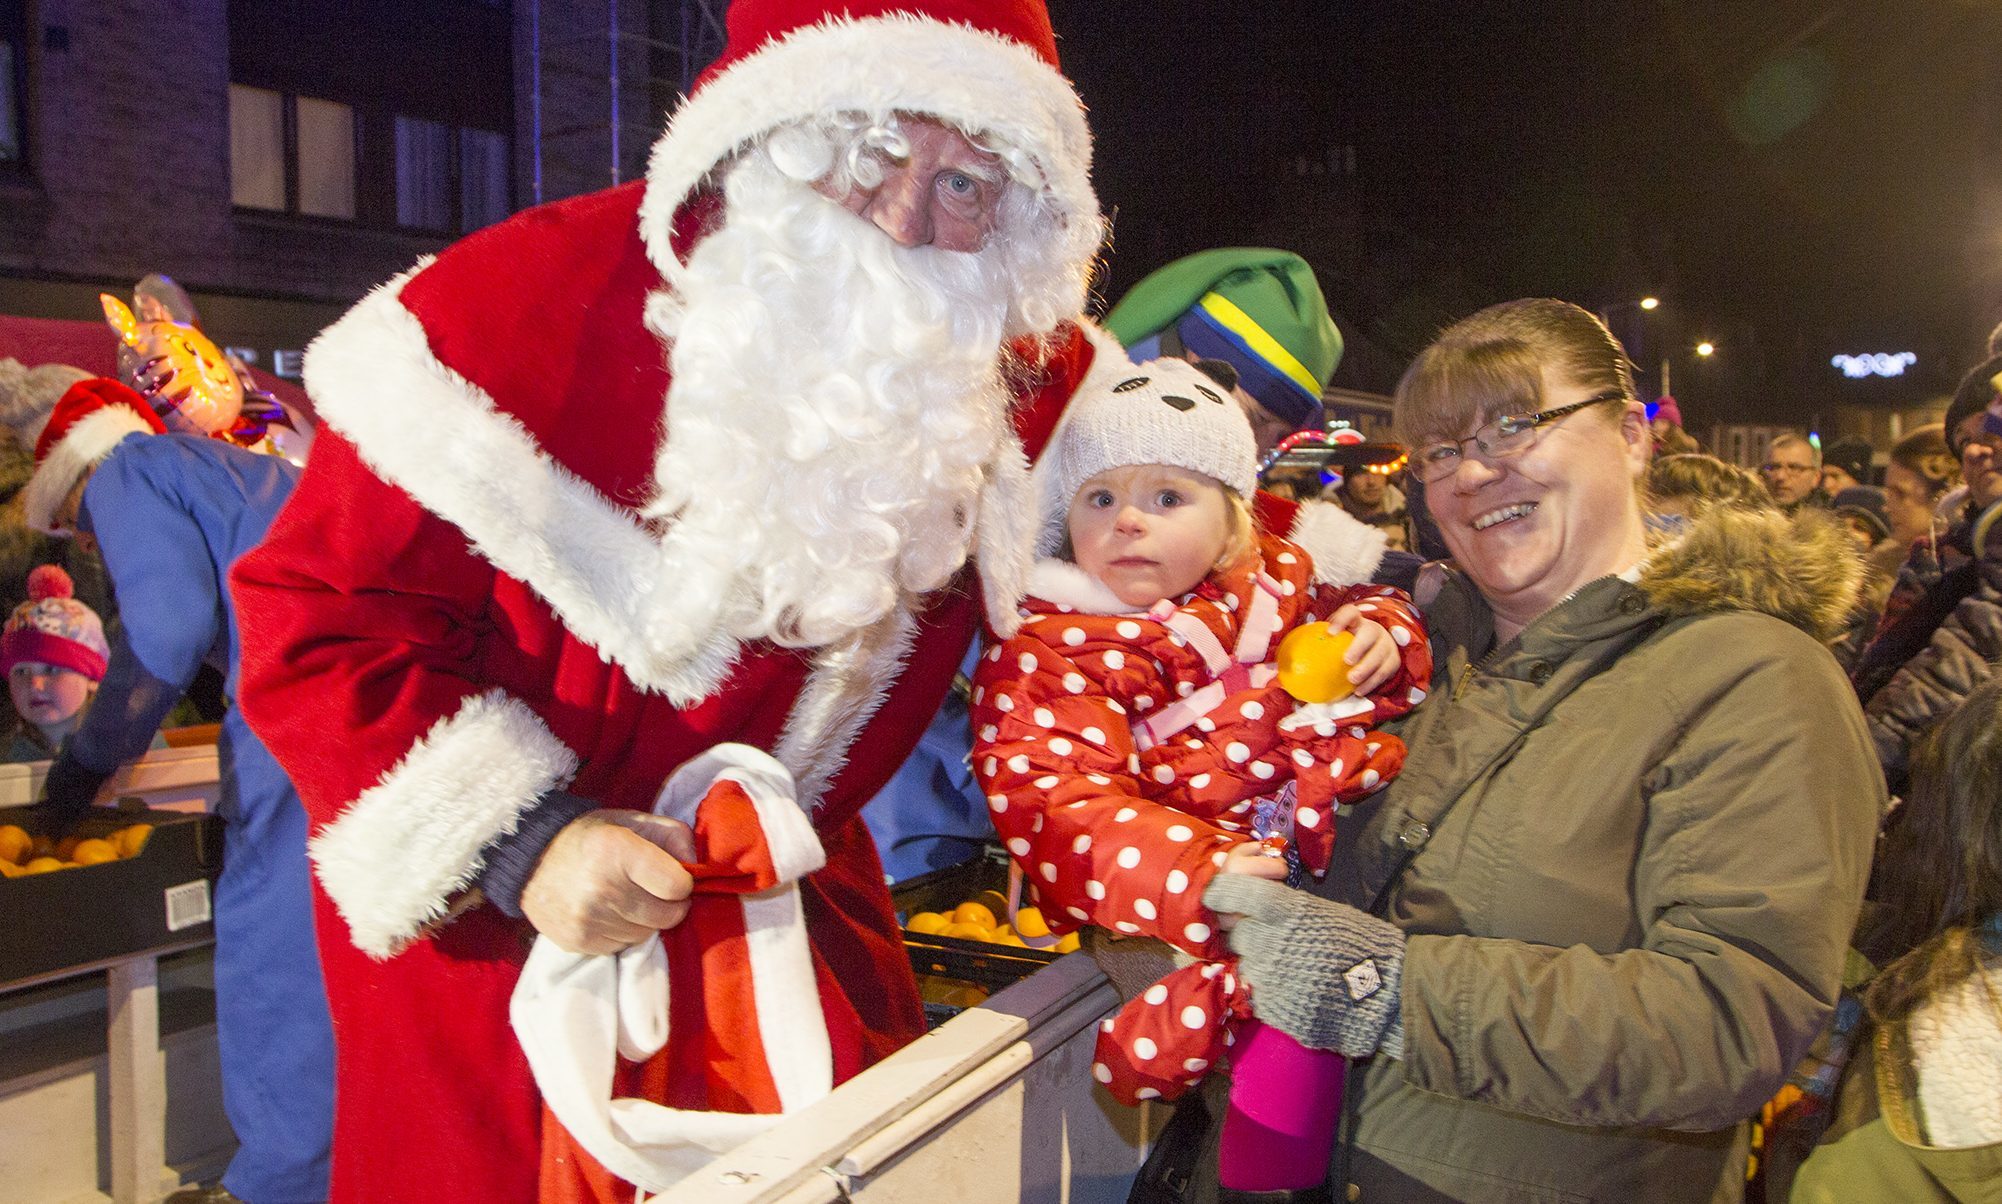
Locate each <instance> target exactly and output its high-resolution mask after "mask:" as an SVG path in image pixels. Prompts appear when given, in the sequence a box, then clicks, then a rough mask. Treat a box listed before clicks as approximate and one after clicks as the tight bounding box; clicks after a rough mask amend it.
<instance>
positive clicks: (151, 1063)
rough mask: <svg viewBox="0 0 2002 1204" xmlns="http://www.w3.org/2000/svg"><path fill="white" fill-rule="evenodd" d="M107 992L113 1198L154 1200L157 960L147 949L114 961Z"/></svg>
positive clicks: (163, 1144) (158, 1165)
mask: <svg viewBox="0 0 2002 1204" xmlns="http://www.w3.org/2000/svg"><path fill="white" fill-rule="evenodd" d="M105 994H106V996H107V1002H108V1004H109V1006H110V1009H111V1034H110V1036H111V1050H110V1057H109V1059H108V1069H109V1072H110V1075H111V1083H110V1089H111V1199H112V1201H113V1204H153V1202H154V1201H156V1200H158V1199H160V1186H161V1182H162V1177H163V1175H164V1173H165V1171H166V1166H167V1068H166V1060H165V1059H164V1058H162V1057H161V1055H160V963H159V962H158V960H156V959H155V958H153V957H152V956H150V955H146V956H140V957H133V958H127V959H126V960H124V961H121V962H117V963H115V964H113V965H112V967H111V968H110V970H109V971H108V973H107V982H106V992H105Z"/></svg>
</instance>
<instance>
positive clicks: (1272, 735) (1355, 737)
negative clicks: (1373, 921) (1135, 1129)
mask: <svg viewBox="0 0 2002 1204" xmlns="http://www.w3.org/2000/svg"><path fill="white" fill-rule="evenodd" d="M1031 592H1032V594H1033V595H1034V596H1032V597H1030V598H1028V599H1027V600H1025V601H1024V603H1023V606H1022V610H1023V615H1024V622H1023V625H1022V629H1021V631H1020V633H1019V634H1017V635H1016V636H1015V637H1014V638H1013V639H1010V640H1007V641H1005V642H1003V643H1000V644H997V645H996V646H995V647H993V648H991V649H989V651H988V652H987V653H986V654H985V656H984V658H983V660H982V661H981V664H980V667H979V671H978V673H977V674H976V676H975V682H974V692H973V712H972V722H973V726H974V742H973V768H974V772H975V774H976V775H977V776H978V778H979V781H980V783H981V787H982V789H983V790H984V791H985V792H986V794H987V801H988V808H989V810H990V811H991V812H992V813H993V818H994V826H995V829H996V831H998V832H999V833H1000V835H1001V838H1002V839H1003V840H1004V841H1005V842H1006V843H1007V846H1008V851H1009V853H1010V855H1011V856H1013V857H1014V859H1015V861H1016V862H1017V863H1018V864H1019V865H1020V866H1021V868H1022V870H1023V873H1024V875H1025V877H1026V880H1027V881H1028V882H1029V883H1030V885H1031V888H1032V890H1033V892H1034V894H1035V897H1036V899H1037V902H1038V903H1039V905H1040V907H1041V909H1042V912H1043V915H1044V916H1045V918H1046V919H1048V921H1049V923H1050V927H1051V929H1052V930H1053V931H1055V932H1057V933H1060V934H1061V933H1064V932H1069V931H1074V930H1076V929H1077V928H1079V927H1081V926H1083V925H1085V924H1097V925H1099V926H1101V927H1103V928H1107V929H1110V930H1112V931H1114V932H1117V933H1121V934H1124V935H1128V936H1152V937H1159V938H1160V939H1162V940H1164V941H1166V942H1168V943H1169V944H1170V945H1173V946H1175V947H1176V948H1178V949H1181V950H1183V951H1185V952H1187V953H1189V954H1191V955H1193V956H1194V957H1195V958H1197V959H1198V960H1197V962H1196V964H1194V965H1191V966H1187V967H1184V968H1183V969H1181V970H1177V971H1176V972H1175V973H1173V974H1171V975H1169V976H1168V977H1167V978H1166V979H1163V980H1162V982H1161V983H1158V984H1156V985H1155V986H1154V987H1152V988H1150V989H1149V990H1148V991H1147V992H1146V993H1145V994H1144V995H1142V996H1140V997H1138V998H1136V999H1134V1000H1132V1001H1131V1002H1130V1003H1129V1004H1128V1006H1127V1007H1126V1008H1125V1009H1124V1010H1123V1011H1122V1012H1121V1013H1120V1015H1119V1017H1118V1018H1117V1019H1116V1020H1113V1021H1108V1022H1107V1028H1106V1030H1105V1031H1103V1032H1101V1034H1100V1038H1099V1058H1098V1064H1097V1065H1096V1066H1094V1068H1093V1071H1094V1073H1095V1074H1097V1076H1098V1077H1099V1079H1100V1081H1102V1082H1105V1083H1107V1084H1108V1086H1109V1087H1110V1088H1111V1089H1112V1091H1113V1093H1114V1095H1116V1096H1118V1097H1120V1098H1123V1099H1126V1100H1128V1101H1132V1100H1138V1099H1152V1098H1172V1097H1173V1096H1174V1095H1176V1094H1178V1093H1180V1092H1181V1091H1182V1090H1184V1089H1185V1088H1186V1087H1187V1086H1189V1085H1191V1084H1193V1083H1194V1082H1196V1081H1198V1080H1199V1079H1200V1078H1201V1075H1202V1073H1203V1072H1204V1071H1205V1070H1206V1069H1207V1068H1208V1067H1209V1066H1210V1065H1211V1064H1212V1063H1214V1062H1215V1061H1216V1059H1217V1058H1218V1057H1219V1056H1220V1055H1221V1054H1222V1052H1223V1050H1224V1049H1225V1048H1227V1047H1228V1045H1229V1041H1230V1038H1229V1034H1228V1026H1227V1021H1228V1019H1229V1018H1230V1017H1231V1016H1233V1015H1248V1014H1249V1012H1250V1007H1249V999H1248V997H1247V995H1246V991H1245V988H1244V987H1243V985H1242V984H1241V983H1240V982H1239V981H1238V980H1237V977H1236V975H1235V974H1233V973H1232V972H1231V966H1232V961H1233V959H1232V958H1231V955H1230V952H1229V947H1228V945H1227V944H1226V942H1225V940H1224V938H1223V937H1222V936H1221V935H1220V934H1219V932H1218V931H1217V924H1216V917H1215V915H1214V914H1213V913H1211V912H1210V911H1209V909H1208V908H1206V907H1204V906H1203V904H1202V894H1203V888H1204V887H1205V886H1207V885H1208V884H1209V880H1210V878H1211V877H1212V876H1213V875H1215V874H1216V872H1217V870H1218V868H1219V867H1220V866H1221V865H1222V864H1223V861H1224V856H1225V854H1226V853H1227V852H1228V851H1229V850H1230V849H1231V848H1232V847H1234V846H1236V845H1238V844H1242V843H1245V842H1248V841H1255V840H1257V839H1258V837H1257V836H1256V835H1254V834H1253V831H1252V825H1253V818H1254V816H1255V815H1257V814H1259V813H1260V812H1270V811H1271V810H1272V809H1273V808H1272V807H1271V806H1266V807H1261V806H1260V803H1261V801H1262V800H1271V801H1272V802H1273V803H1275V804H1276V805H1278V806H1280V807H1289V808H1290V809H1291V810H1292V814H1293V819H1294V835H1295V839H1296V840H1297V841H1298V843H1299V845H1300V850H1301V855H1302V859H1303V860H1304V861H1305V863H1306V864H1307V865H1308V867H1309V868H1311V869H1313V870H1315V871H1316V872H1319V871H1321V870H1324V869H1325V868H1326V865H1327V854H1328V849H1329V846H1330V842H1331V840H1332V837H1333V828H1334V824H1333V816H1334V809H1335V808H1336V807H1337V806H1343V805H1346V804H1350V803H1353V802H1354V801H1355V800H1357V799H1360V798H1363V797H1365V796H1367V795H1369V794H1372V793H1374V792H1376V791H1377V790H1379V789H1381V788H1382V787H1383V786H1384V785H1386V784H1387V783H1388V782H1389V780H1390V779H1391V778H1392V777H1394V776H1396V773H1397V770H1398V768H1399V767H1400V766H1401V765H1402V764H1403V761H1404V745H1403V743H1402V742H1401V741H1399V740H1398V739H1397V738H1396V737H1395V736H1392V735H1389V734H1386V733H1377V732H1374V731H1373V730H1372V729H1373V728H1374V726H1375V725H1376V724H1378V723H1380V722H1382V721H1384V720H1387V719H1390V718H1393V717H1395V716H1398V715H1402V714H1404V713H1405V712H1407V711H1409V710H1410V709H1411V708H1412V707H1413V706H1415V705H1416V704H1417V703H1418V702H1420V701H1422V700H1423V699H1424V697H1425V693H1424V691H1425V688H1426V683H1427V682H1429V681H1430V679H1431V674H1432V656H1431V652H1430V648H1429V645H1428V643H1427V641H1426V639H1425V630H1424V626H1423V624H1422V622H1421V621H1420V619H1419V617H1418V614H1417V612H1416V610H1415V609H1414V608H1413V607H1412V605H1411V603H1410V600H1409V599H1408V598H1406V597H1405V596H1404V595H1403V594H1402V593H1401V592H1399V591H1397V590H1394V589H1391V588H1389V587H1387V586H1375V585H1347V586H1337V585H1329V584H1326V583H1320V582H1316V581H1315V579H1314V570H1313V562H1312V559H1311V557H1309V555H1308V554H1307V552H1306V551H1304V550H1303V549H1302V548H1300V547H1299V546H1298V545H1296V544H1293V543H1290V542H1288V541H1286V540H1284V539H1279V538H1276V537H1266V538H1265V539H1263V540H1262V541H1261V544H1260V556H1259V558H1258V560H1257V561H1253V560H1250V559H1247V560H1246V561H1245V562H1244V563H1243V564H1242V565H1241V566H1239V567H1237V568H1236V569H1234V570H1229V571H1224V572H1219V573H1216V574H1213V575H1211V576H1210V577H1209V578H1208V579H1207V580H1205V581H1204V582H1203V584H1202V585H1200V586H1199V587H1197V589H1196V590H1195V592H1194V593H1192V594H1189V595H1187V596H1186V597H1184V598H1181V599H1179V600H1176V601H1172V602H1168V601H1164V602H1162V603H1159V604H1157V605H1156V606H1155V607H1153V608H1151V609H1149V610H1146V611H1138V612H1136V611H1132V610H1131V609H1130V608H1128V607H1126V606H1124V604H1122V603H1120V602H1119V601H1118V600H1117V599H1116V598H1114V597H1113V596H1112V595H1111V593H1110V591H1109V590H1107V589H1106V588H1105V587H1104V586H1103V585H1102V584H1100V583H1098V582H1097V581H1095V580H1093V579H1092V578H1091V577H1089V576H1088V575H1086V574H1085V573H1084V572H1083V571H1082V570H1081V569H1079V568H1077V566H1075V565H1071V564H1066V563H1064V562H1060V561H1044V562H1042V563H1041V564H1039V565H1038V566H1037V568H1036V572H1035V576H1034V578H1033V580H1032V582H1031ZM1348 603H1355V604H1356V605H1357V606H1358V607H1359V608H1360V609H1361V610H1362V611H1363V612H1364V614H1365V615H1366V617H1368V618H1371V619H1374V620H1375V621H1377V622H1378V623H1381V624H1382V625H1383V626H1384V627H1385V628H1386V629H1387V630H1389V631H1390V633H1391V636H1392V638H1393V639H1395V640H1396V641H1397V643H1398V644H1399V645H1400V647H1401V649H1402V653H1403V663H1402V665H1401V666H1400V668H1399V671H1398V672H1397V673H1396V674H1395V675H1394V676H1393V677H1392V678H1391V680H1390V681H1388V682H1387V683H1385V684H1384V685H1383V686H1382V687H1380V688H1379V689H1378V690H1377V691H1376V692H1375V693H1374V694H1373V695H1371V696H1370V697H1368V698H1356V699H1352V700H1345V701H1344V702H1341V703H1334V704H1325V705H1323V706H1321V707H1318V708H1313V707H1306V706H1303V705H1301V704H1299V703H1297V702H1296V701H1294V699H1293V698H1292V697H1291V696H1289V695H1288V694H1287V693H1286V692H1285V691H1284V690H1282V689H1281V688H1280V687H1279V684H1278V682H1277V680H1276V676H1277V666H1276V664H1275V660H1276V655H1277V650H1278V646H1279V640H1280V637H1281V636H1282V635H1283V634H1284V633H1285V632H1287V631H1290V630H1292V629H1293V628H1294V627H1296V626H1298V625H1299V624H1302V623H1307V622H1312V621H1315V620H1317V619H1324V618H1326V617H1327V616H1328V615H1329V614H1331V613H1333V612H1334V611H1335V610H1336V609H1337V608H1339V607H1341V606H1343V605H1345V604H1348ZM1247 632H1248V634H1247Z"/></svg>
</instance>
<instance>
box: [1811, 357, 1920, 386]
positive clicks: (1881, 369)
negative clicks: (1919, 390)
mask: <svg viewBox="0 0 2002 1204" xmlns="http://www.w3.org/2000/svg"><path fill="white" fill-rule="evenodd" d="M1828 362H1829V363H1831V364H1833V365H1835V366H1836V367H1837V368H1840V369H1842V375H1844V376H1846V377H1849V378H1850V379H1851V380H1860V379H1862V378H1863V377H1866V376H1903V375H1904V374H1905V369H1907V368H1909V367H1912V366H1913V365H1915V364H1917V363H1918V362H1919V357H1918V356H1916V355H1913V354H1912V353H1911V352H1909V351H1900V352H1898V353H1897V354H1896V355H1888V354H1886V353H1884V352H1882V351H1879V352H1876V353H1875V354H1872V355H1838V356H1836V357H1835V358H1833V359H1831V360H1829V361H1828Z"/></svg>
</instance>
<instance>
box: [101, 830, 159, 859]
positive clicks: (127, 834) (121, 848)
mask: <svg viewBox="0 0 2002 1204" xmlns="http://www.w3.org/2000/svg"><path fill="white" fill-rule="evenodd" d="M152 834H153V825H152V824H127V825H126V826H125V827H122V828H120V829H118V831H116V832H113V833H112V834H111V838H110V839H111V843H112V844H113V845H115V846H117V848H118V855H119V856H120V857H137V856H138V855H139V850H141V849H143V848H145V847H146V838H147V837H148V836H151V835H152Z"/></svg>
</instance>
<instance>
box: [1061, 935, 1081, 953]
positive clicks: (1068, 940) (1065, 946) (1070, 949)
mask: <svg viewBox="0 0 2002 1204" xmlns="http://www.w3.org/2000/svg"><path fill="white" fill-rule="evenodd" d="M1077 951H1078V939H1077V933H1075V932H1067V933H1065V934H1064V936H1063V939H1062V940H1060V941H1058V942H1057V952H1058V953H1076V952H1077Z"/></svg>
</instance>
